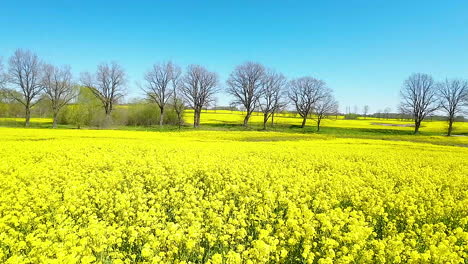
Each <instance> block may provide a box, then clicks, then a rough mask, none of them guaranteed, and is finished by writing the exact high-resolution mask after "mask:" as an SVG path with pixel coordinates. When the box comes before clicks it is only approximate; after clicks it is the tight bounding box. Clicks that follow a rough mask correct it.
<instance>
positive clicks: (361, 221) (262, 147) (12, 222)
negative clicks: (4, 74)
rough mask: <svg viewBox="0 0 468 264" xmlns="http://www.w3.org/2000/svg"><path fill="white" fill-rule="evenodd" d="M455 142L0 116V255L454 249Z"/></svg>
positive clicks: (323, 259) (362, 253)
mask: <svg viewBox="0 0 468 264" xmlns="http://www.w3.org/2000/svg"><path fill="white" fill-rule="evenodd" d="M467 175H468V149H467V148H463V147H455V146H439V145H432V144H423V143H411V142H404V141H399V142H396V141H381V140H369V139H334V138H329V137H326V136H315V135H295V136H294V137H291V134H283V133H276V132H248V131H243V132H229V131H228V132H227V131H186V132H180V133H177V132H132V131H106V130H41V129H19V128H16V129H14V128H0V262H2V263H134V262H141V263H321V264H323V263H463V262H464V260H466V259H467V258H468V253H467V252H468V177H467Z"/></svg>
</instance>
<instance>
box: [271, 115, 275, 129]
mask: <svg viewBox="0 0 468 264" xmlns="http://www.w3.org/2000/svg"><path fill="white" fill-rule="evenodd" d="M274 120H275V112H273V113H271V126H272V127H273V126H274V125H275V122H274Z"/></svg>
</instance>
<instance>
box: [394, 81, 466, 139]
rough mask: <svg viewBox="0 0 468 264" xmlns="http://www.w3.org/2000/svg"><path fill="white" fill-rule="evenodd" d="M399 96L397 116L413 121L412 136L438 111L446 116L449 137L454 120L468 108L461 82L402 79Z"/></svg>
mask: <svg viewBox="0 0 468 264" xmlns="http://www.w3.org/2000/svg"><path fill="white" fill-rule="evenodd" d="M400 93H401V98H402V101H401V103H400V112H401V113H403V114H408V115H411V116H412V117H413V120H414V133H415V134H416V133H418V132H419V128H420V127H421V123H422V121H423V120H424V119H425V118H426V117H427V116H429V115H431V114H432V113H434V112H436V111H438V110H440V111H442V112H444V113H445V115H446V116H447V120H448V131H447V135H448V136H450V135H451V134H452V130H453V123H454V122H455V118H456V116H457V115H458V114H461V113H463V112H465V111H466V106H468V81H465V80H459V79H452V80H449V79H446V80H445V81H441V82H436V81H434V79H433V78H432V76H430V75H429V74H424V73H415V74H412V75H411V76H410V77H409V78H408V79H406V81H405V82H404V84H403V87H402V89H401V91H400Z"/></svg>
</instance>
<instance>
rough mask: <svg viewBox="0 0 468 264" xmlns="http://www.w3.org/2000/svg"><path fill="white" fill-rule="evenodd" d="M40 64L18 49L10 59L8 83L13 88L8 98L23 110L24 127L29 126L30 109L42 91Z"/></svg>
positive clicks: (28, 53) (30, 53) (31, 54)
mask: <svg viewBox="0 0 468 264" xmlns="http://www.w3.org/2000/svg"><path fill="white" fill-rule="evenodd" d="M41 79H42V62H41V61H40V60H39V58H38V57H37V55H36V54H34V53H32V52H31V51H28V50H21V49H18V50H16V51H15V53H14V54H13V56H11V57H10V61H9V68H8V81H9V83H10V84H11V85H12V86H13V91H16V92H18V93H16V92H10V96H11V97H12V98H14V99H15V100H16V101H18V102H19V103H21V104H22V105H23V106H24V108H25V119H26V121H25V126H26V127H28V126H29V120H30V118H31V108H32V107H33V106H34V105H35V104H36V103H37V102H38V100H37V98H38V97H39V95H40V94H41V92H42V91H43V86H42V85H41Z"/></svg>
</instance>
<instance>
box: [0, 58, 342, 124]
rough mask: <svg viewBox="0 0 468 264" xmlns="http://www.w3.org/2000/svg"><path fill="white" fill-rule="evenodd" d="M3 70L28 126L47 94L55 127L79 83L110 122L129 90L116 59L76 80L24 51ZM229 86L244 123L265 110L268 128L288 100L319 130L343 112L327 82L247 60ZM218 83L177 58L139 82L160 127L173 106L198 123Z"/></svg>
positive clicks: (3, 80) (214, 76)
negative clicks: (154, 108)
mask: <svg viewBox="0 0 468 264" xmlns="http://www.w3.org/2000/svg"><path fill="white" fill-rule="evenodd" d="M0 67H1V64H0ZM0 71H1V74H0V75H1V79H0V85H2V88H4V91H6V92H7V93H8V94H9V96H11V98H13V99H14V100H16V101H17V102H19V103H21V104H22V105H23V106H24V109H25V117H26V122H25V125H26V126H29V120H30V116H31V108H32V107H33V106H34V105H35V104H37V103H38V102H39V101H40V99H41V98H44V97H45V98H47V99H48V101H50V106H51V109H52V112H53V120H54V121H53V127H56V126H57V117H58V115H59V112H60V111H61V109H62V108H63V107H64V106H65V105H67V104H69V103H70V102H72V101H73V100H74V99H75V98H77V96H78V92H79V90H80V89H77V87H85V88H87V89H89V90H90V91H91V92H92V94H93V95H94V96H95V97H96V98H97V99H98V100H99V102H100V104H101V106H102V109H103V110H104V112H105V120H106V122H105V123H106V124H110V122H111V116H112V115H111V114H112V112H113V110H114V108H115V104H116V103H118V102H119V100H121V99H122V98H123V97H124V95H125V93H126V85H127V75H126V72H125V70H124V69H123V68H122V66H120V65H119V64H117V63H115V62H113V63H103V64H100V65H99V66H98V67H97V70H96V71H95V72H94V73H90V72H84V73H82V74H81V76H80V78H79V80H77V81H74V79H73V76H72V73H71V69H70V67H69V66H62V67H57V66H54V65H51V64H47V63H44V62H42V61H41V60H40V59H39V58H38V57H37V55H36V54H34V53H32V52H30V51H25V50H20V49H19V50H16V51H15V53H14V54H13V55H12V56H11V57H10V59H9V61H8V69H7V70H6V72H5V73H3V71H2V68H0ZM226 85H227V89H226V92H227V93H229V94H230V95H232V96H233V98H234V102H233V103H234V104H237V105H240V106H242V107H243V108H244V109H245V110H246V115H245V118H244V125H245V126H248V122H249V119H250V117H251V115H252V113H253V112H254V111H261V112H262V113H263V126H264V128H266V124H267V122H268V120H270V118H271V119H272V120H273V118H274V115H275V113H277V112H279V111H280V110H281V109H284V108H285V107H286V105H288V104H289V103H291V104H292V105H293V106H294V107H295V110H296V111H297V113H299V115H300V116H301V117H302V118H303V122H302V127H304V126H305V124H306V120H307V118H309V117H310V116H312V115H313V116H314V117H316V118H317V128H318V129H320V122H321V120H322V119H323V118H324V117H325V116H326V114H328V113H331V112H333V113H334V112H336V111H338V104H337V102H336V101H335V100H334V98H333V95H332V90H331V89H330V88H328V87H327V86H326V84H325V82H324V81H322V80H318V79H315V78H312V77H302V78H299V79H294V80H291V81H287V80H286V77H285V76H284V75H283V74H281V73H277V72H275V71H274V70H272V69H267V68H265V67H264V66H263V65H261V64H259V63H253V62H247V63H244V64H242V65H240V66H238V67H236V68H235V69H234V71H233V72H232V73H231V74H230V76H229V79H228V80H227V82H226ZM219 86H220V85H219V78H218V75H217V74H216V73H215V72H211V71H209V70H207V69H206V68H204V67H203V66H200V65H190V66H188V67H187V69H186V70H185V73H182V70H181V68H180V67H179V66H177V65H175V64H173V63H172V62H165V63H160V64H155V65H153V66H152V67H151V69H149V70H148V71H147V72H146V73H145V75H144V82H143V84H140V85H139V87H140V89H141V90H142V91H143V92H144V94H145V95H146V98H147V99H148V100H149V101H151V102H152V103H154V104H155V105H157V107H158V108H159V111H160V121H159V124H160V125H163V120H164V115H165V112H166V108H167V107H168V105H170V106H171V107H172V108H173V110H174V111H175V112H176V113H177V116H178V122H179V125H180V124H181V122H182V113H183V111H184V108H185V107H186V106H188V107H190V108H192V109H193V110H194V120H193V126H194V127H198V126H199V125H200V115H201V113H202V108H203V107H206V106H207V105H208V104H210V103H211V102H213V100H214V95H215V94H216V93H217V92H219V91H220V89H219Z"/></svg>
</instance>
